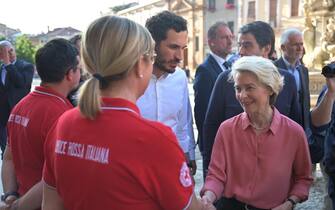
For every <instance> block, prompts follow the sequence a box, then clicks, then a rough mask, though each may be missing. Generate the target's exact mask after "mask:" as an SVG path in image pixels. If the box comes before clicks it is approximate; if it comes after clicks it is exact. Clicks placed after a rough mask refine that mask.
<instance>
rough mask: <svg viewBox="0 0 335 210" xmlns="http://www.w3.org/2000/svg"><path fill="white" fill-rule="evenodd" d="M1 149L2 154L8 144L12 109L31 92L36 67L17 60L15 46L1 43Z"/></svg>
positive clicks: (7, 42)
mask: <svg viewBox="0 0 335 210" xmlns="http://www.w3.org/2000/svg"><path fill="white" fill-rule="evenodd" d="M0 61H1V62H2V65H1V66H0V73H1V74H0V79H1V81H0V147H1V151H2V153H3V152H4V150H5V147H6V142H7V134H6V124H7V120H8V117H9V114H10V111H11V110H12V108H13V107H14V106H15V105H16V104H17V103H18V102H19V101H20V100H21V99H22V98H23V97H24V96H26V95H27V94H28V93H29V92H30V88H31V83H32V80H33V75H34V66H33V65H32V64H30V63H27V62H25V61H23V60H19V59H16V53H15V49H14V47H13V45H12V44H11V43H10V42H9V41H6V40H4V41H1V42H0Z"/></svg>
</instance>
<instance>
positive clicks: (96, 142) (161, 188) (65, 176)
mask: <svg viewBox="0 0 335 210" xmlns="http://www.w3.org/2000/svg"><path fill="white" fill-rule="evenodd" d="M103 104H104V105H103V106H102V112H101V114H99V115H98V117H97V118H96V119H95V120H88V119H87V118H83V117H82V115H81V114H80V112H79V110H78V109H73V110H70V111H68V112H66V113H65V114H64V115H62V116H61V117H60V118H59V121H58V122H57V124H55V126H54V127H53V128H52V129H51V132H50V133H49V135H48V137H47V143H46V144H45V154H48V155H46V165H45V168H44V174H43V179H44V181H45V182H46V183H47V184H48V185H50V186H53V187H56V188H57V191H58V193H59V195H60V196H61V198H62V199H63V202H64V205H65V208H66V209H72V210H85V209H88V210H91V209H115V210H118V209H120V210H121V209H136V210H160V209H169V210H174V209H176V210H177V209H178V210H180V209H183V208H185V207H187V205H188V203H189V201H190V198H191V196H192V193H193V183H192V179H191V177H190V175H189V171H188V167H187V166H186V163H185V159H184V154H183V151H182V150H181V149H180V148H179V145H178V142H177V140H176V137H175V136H174V134H173V133H172V131H171V129H170V128H168V127H166V126H164V125H162V124H160V123H157V122H152V121H148V120H146V119H144V118H142V117H141V116H140V115H139V110H138V108H137V107H136V105H135V104H133V103H131V102H129V101H126V100H123V99H116V98H114V99H111V98H104V99H103Z"/></svg>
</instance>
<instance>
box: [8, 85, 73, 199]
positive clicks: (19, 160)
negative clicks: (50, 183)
mask: <svg viewBox="0 0 335 210" xmlns="http://www.w3.org/2000/svg"><path fill="white" fill-rule="evenodd" d="M70 108H72V105H71V103H70V102H69V101H68V100H67V99H66V98H64V97H62V96H61V95H60V94H58V93H56V92H55V91H53V90H51V89H50V88H46V87H41V86H40V87H36V88H35V91H33V92H31V93H30V94H29V95H27V96H26V97H25V98H24V99H22V100H21V101H20V102H19V103H18V104H17V105H16V106H15V107H14V109H13V110H12V112H11V114H10V117H9V120H8V124H7V127H8V128H7V129H8V137H9V139H8V145H9V146H10V150H11V153H12V157H13V162H14V167H15V174H16V179H17V182H18V186H19V189H18V192H19V193H20V195H23V194H25V193H26V192H27V191H28V190H29V189H30V188H31V187H32V186H34V185H35V184H36V183H38V182H39V181H40V180H41V178H42V172H43V163H44V155H43V146H44V141H45V138H46V135H47V133H48V131H49V130H50V128H51V126H52V124H53V123H54V122H55V121H56V120H57V119H58V117H59V116H60V115H61V114H63V113H64V112H65V111H66V110H68V109H70Z"/></svg>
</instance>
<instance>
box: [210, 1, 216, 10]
mask: <svg viewBox="0 0 335 210" xmlns="http://www.w3.org/2000/svg"><path fill="white" fill-rule="evenodd" d="M208 10H209V11H215V0H208Z"/></svg>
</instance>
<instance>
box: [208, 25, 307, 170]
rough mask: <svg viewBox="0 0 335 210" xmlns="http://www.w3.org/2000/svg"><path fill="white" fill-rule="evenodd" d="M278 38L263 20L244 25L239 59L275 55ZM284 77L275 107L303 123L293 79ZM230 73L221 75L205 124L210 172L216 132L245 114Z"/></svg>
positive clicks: (215, 87) (240, 33)
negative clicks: (237, 116) (230, 79)
mask: <svg viewBox="0 0 335 210" xmlns="http://www.w3.org/2000/svg"><path fill="white" fill-rule="evenodd" d="M274 43H275V36H274V32H273V29H272V28H271V26H270V25H269V24H267V23H265V22H262V21H256V22H252V23H249V24H246V25H244V26H242V28H241V29H240V31H239V38H238V45H239V54H240V56H251V55H256V56H262V57H265V58H269V55H271V54H272V53H273V50H274ZM279 72H280V74H281V75H283V76H284V84H285V85H284V87H283V90H282V91H281V92H280V93H279V95H278V98H277V100H276V103H275V106H276V108H277V109H278V110H279V111H280V112H281V113H282V114H284V115H286V116H288V117H290V118H291V119H293V120H294V121H296V122H298V123H301V113H300V112H299V107H298V100H297V88H296V85H295V80H294V77H293V76H292V75H291V74H290V73H288V72H287V71H285V70H279ZM229 74H230V71H226V72H223V73H221V74H220V75H219V77H218V78H217V80H216V83H215V85H214V88H213V91H212V94H211V97H210V100H209V104H208V109H207V113H206V117H205V121H204V125H203V138H204V139H203V140H204V152H203V154H204V156H203V158H204V168H205V169H207V168H208V165H209V162H210V158H211V153H212V147H213V144H214V139H215V136H216V132H217V130H218V128H219V126H220V124H221V123H222V122H223V121H225V120H226V119H229V118H231V117H233V116H236V115H237V114H240V113H241V112H243V109H242V107H241V105H240V104H239V102H238V101H237V100H236V98H235V90H234V83H233V82H230V81H227V80H228V78H229Z"/></svg>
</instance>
